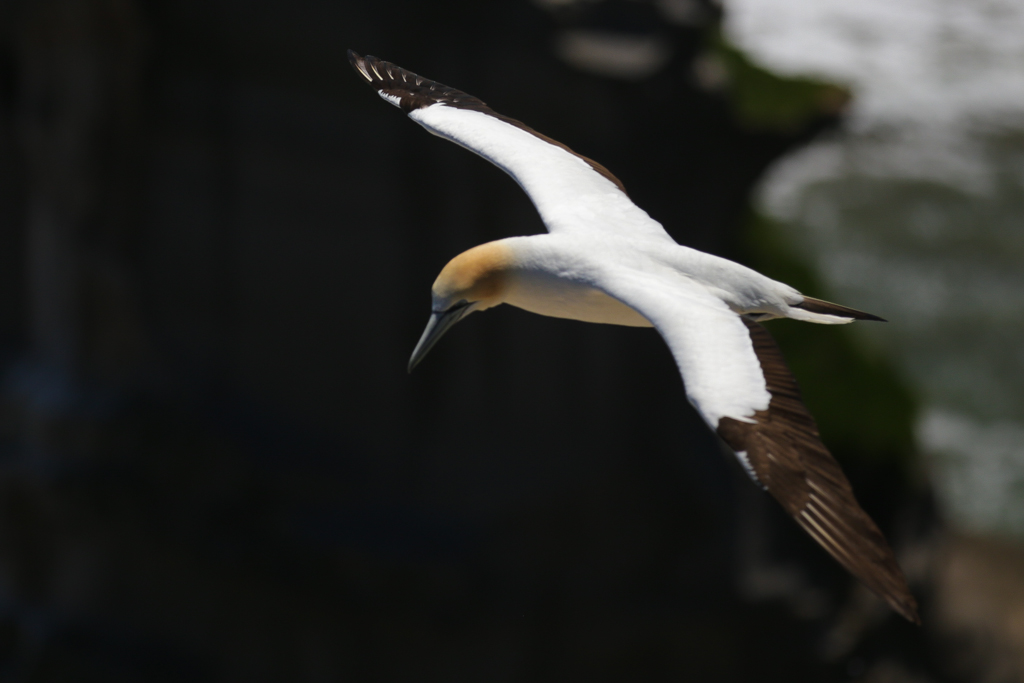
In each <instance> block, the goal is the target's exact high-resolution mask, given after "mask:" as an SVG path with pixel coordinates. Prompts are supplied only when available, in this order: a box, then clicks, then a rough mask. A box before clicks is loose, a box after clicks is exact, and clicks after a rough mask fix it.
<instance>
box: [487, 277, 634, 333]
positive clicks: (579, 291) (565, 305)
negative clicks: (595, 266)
mask: <svg viewBox="0 0 1024 683" xmlns="http://www.w3.org/2000/svg"><path fill="white" fill-rule="evenodd" d="M506 286H507V289H506V292H505V296H504V301H505V303H507V304H511V305H512V306H515V307H517V308H522V309H523V310H526V311H530V312H531V313H537V314H539V315H546V316H549V317H552V318H568V319H570V320H581V321H583V322H588V323H604V324H607V325H625V326H628V327H651V323H650V322H649V321H648V320H647V318H645V317H643V316H642V315H640V314H639V313H637V312H636V311H635V310H633V309H632V308H630V307H629V306H627V305H626V304H624V303H622V302H621V301H619V300H618V299H613V298H612V297H610V296H608V295H607V294H605V293H604V292H602V291H601V290H599V289H594V288H593V287H590V286H588V285H585V284H582V283H579V282H575V281H573V280H569V279H563V278H560V277H558V276H556V275H552V274H550V273H543V272H540V273H538V272H525V273H517V274H515V275H513V276H512V277H510V278H509V280H508V282H507V285H506Z"/></svg>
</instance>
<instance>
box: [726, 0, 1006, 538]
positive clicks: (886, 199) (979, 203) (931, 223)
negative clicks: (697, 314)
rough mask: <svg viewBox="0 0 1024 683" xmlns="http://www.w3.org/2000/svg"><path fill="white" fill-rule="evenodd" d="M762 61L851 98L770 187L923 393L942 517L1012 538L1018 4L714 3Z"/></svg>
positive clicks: (809, 251)
mask: <svg viewBox="0 0 1024 683" xmlns="http://www.w3.org/2000/svg"><path fill="white" fill-rule="evenodd" d="M725 4H726V6H727V11H726V33H727V36H728V38H729V39H730V40H731V41H732V42H733V43H735V44H737V45H739V46H740V47H741V48H743V49H744V50H745V51H746V52H747V53H748V54H749V55H750V56H751V57H752V58H754V59H755V60H757V61H759V62H760V63H761V64H762V65H764V66H766V67H768V68H770V69H772V70H773V71H776V72H778V73H782V74H788V75H810V76H816V77H820V78H823V79H826V80H829V81H832V82H835V83H840V84H844V85H847V86H848V87H850V88H851V89H852V91H853V93H854V104H853V110H852V112H851V116H850V117H849V119H848V121H847V122H846V124H845V125H844V127H843V129H842V130H840V131H838V132H834V133H830V134H828V135H826V136H824V137H823V138H821V139H820V140H818V141H816V142H815V143H814V144H812V145H810V146H809V147H807V148H805V149H803V150H801V151H800V152H798V153H796V154H794V155H792V156H790V157H789V158H786V159H784V160H783V161H782V162H781V163H779V164H777V165H776V166H775V168H773V169H772V170H771V172H770V173H769V174H768V175H767V176H766V180H765V181H764V184H763V187H762V191H761V195H760V202H761V208H762V209H763V210H764V211H765V212H767V213H769V214H770V215H772V216H774V217H775V218H777V219H780V220H781V221H782V222H783V223H784V224H785V226H786V228H785V229H786V230H788V231H790V233H791V237H792V238H793V241H794V242H795V243H796V244H798V245H799V246H800V248H801V249H803V250H804V253H805V255H806V256H807V257H808V258H809V259H810V260H812V261H813V262H814V263H815V264H816V265H817V268H818V270H819V271H820V274H821V275H822V277H823V278H824V280H825V281H826V282H827V283H828V285H829V287H830V289H831V294H832V295H833V296H834V298H835V299H836V300H838V301H840V302H842V303H846V304H848V305H851V306H854V307H857V308H862V309H866V310H868V311H871V312H874V313H877V314H879V315H882V316H883V317H886V318H888V319H889V320H891V321H892V322H890V323H889V324H888V325H874V326H869V325H860V326H858V328H859V329H858V330H857V331H858V333H860V334H862V335H864V337H865V338H866V339H867V340H868V342H869V343H870V344H872V345H874V347H875V348H876V349H877V350H878V352H879V353H884V354H887V355H888V356H890V357H891V358H893V359H894V360H895V361H896V362H897V363H898V366H899V367H900V368H901V369H902V371H903V372H904V373H905V375H906V377H907V379H908V380H909V381H910V382H911V383H912V384H913V386H915V387H916V388H917V390H918V394H919V396H920V397H921V399H922V404H923V406H924V409H923V411H922V413H921V414H920V416H919V418H918V423H917V433H918V438H919V443H920V446H921V448H922V450H923V451H924V452H925V454H926V455H927V456H928V458H927V461H928V463H929V465H930V467H929V472H930V476H932V478H933V480H934V483H935V485H936V487H937V490H938V491H939V494H940V496H941V498H942V501H943V503H944V505H945V508H946V510H947V513H948V515H949V516H950V518H951V521H952V522H953V523H954V524H955V525H958V526H960V527H961V528H965V529H970V530H976V531H986V532H999V533H1011V534H1015V535H1018V536H1022V537H1024V341H1022V340H1024V315H1022V314H1024V3H1021V2H1020V1H1019V0H973V1H972V2H962V1H961V0H905V1H903V2H892V1H891V0H860V1H858V2H845V1H840V0H727V2H726V3H725Z"/></svg>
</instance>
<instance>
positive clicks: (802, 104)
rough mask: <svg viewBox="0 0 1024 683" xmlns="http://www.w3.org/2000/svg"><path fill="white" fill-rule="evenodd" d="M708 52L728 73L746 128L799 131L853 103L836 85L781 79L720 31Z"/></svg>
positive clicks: (728, 87) (731, 95)
mask: <svg viewBox="0 0 1024 683" xmlns="http://www.w3.org/2000/svg"><path fill="white" fill-rule="evenodd" d="M708 52H709V54H708V59H711V60H713V61H714V62H715V63H716V64H718V65H719V66H720V67H721V70H722V71H723V72H724V73H723V76H724V81H725V82H724V86H725V89H726V91H727V92H728V97H729V99H730V101H731V102H732V106H733V111H734V114H735V116H736V119H737V121H738V122H739V123H740V125H742V126H743V127H745V128H749V129H754V130H773V131H779V132H787V133H788V132H795V131H799V130H801V129H803V128H804V127H805V126H807V125H808V124H809V123H811V122H812V121H813V120H814V119H816V118H818V117H820V116H822V115H827V116H835V115H837V114H839V113H841V112H842V110H843V109H844V108H845V107H846V105H847V103H848V102H849V101H850V92H849V91H848V90H847V89H845V88H842V87H840V86H837V85H835V84H832V83H825V82H823V81H817V80H814V79H812V78H792V77H783V76H778V75H776V74H773V73H772V72H770V71H767V70H765V69H763V68H761V67H760V66H758V65H756V64H754V63H753V62H752V61H750V59H749V58H747V56H746V55H745V54H744V53H743V52H742V51H740V50H739V49H737V48H736V47H734V46H732V45H730V44H729V42H728V41H726V40H725V38H723V37H722V35H721V34H720V33H718V32H716V33H715V34H714V35H713V36H712V38H711V40H710V46H709V51H708Z"/></svg>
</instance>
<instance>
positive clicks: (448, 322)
mask: <svg viewBox="0 0 1024 683" xmlns="http://www.w3.org/2000/svg"><path fill="white" fill-rule="evenodd" d="M471 310H472V306H463V307H462V308H458V309H456V310H454V311H441V312H437V311H434V312H433V313H431V314H430V320H429V321H427V329H425V330H423V335H422V336H421V337H420V340H419V343H417V344H416V348H415V349H413V351H412V356H411V357H410V358H409V372H412V370H413V368H415V367H416V366H417V365H419V364H420V361H421V360H423V358H424V356H426V355H427V353H429V352H430V349H432V348H434V344H436V343H437V342H438V341H439V340H440V339H441V337H442V336H444V333H445V332H447V331H448V330H450V329H451V328H452V326H453V325H455V323H457V322H459V321H460V320H462V319H463V318H464V317H465V316H466V314H467V313H469V312H470V311H471Z"/></svg>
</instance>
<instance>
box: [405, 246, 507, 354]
mask: <svg viewBox="0 0 1024 683" xmlns="http://www.w3.org/2000/svg"><path fill="white" fill-rule="evenodd" d="M511 262H512V259H511V253H510V251H509V248H508V247H507V246H505V245H503V244H501V243H498V242H489V243H487V244H481V245H480V246H478V247H473V248H472V249H470V250H469V251H464V252H462V253H461V254H459V255H458V256H456V257H455V258H453V259H452V260H451V261H449V262H448V265H446V266H445V267H444V269H442V270H441V274H440V275H438V276H437V279H436V280H435V281H434V286H433V288H432V289H431V298H432V300H433V304H432V306H431V313H430V320H429V321H428V322H427V329H425V330H424V331H423V335H422V336H421V337H420V341H419V343H418V344H416V348H415V349H414V350H413V352H412V357H411V358H409V372H412V370H413V368H415V367H416V366H417V365H418V364H419V362H420V361H421V360H423V357H424V356H426V355H427V352H429V351H430V349H432V348H434V344H436V343H437V342H438V340H439V339H440V338H441V336H442V335H444V333H445V332H447V331H448V330H449V329H451V328H452V326H453V325H455V323H457V322H459V321H460V320H462V319H463V318H465V317H466V316H467V315H469V314H470V313H475V312H477V311H483V310H486V309H488V308H491V307H492V306H497V305H498V304H500V303H502V301H503V300H504V299H503V297H504V293H505V289H506V280H507V274H508V271H509V267H510V265H511Z"/></svg>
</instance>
